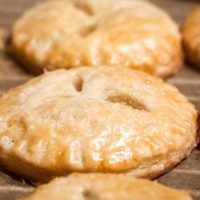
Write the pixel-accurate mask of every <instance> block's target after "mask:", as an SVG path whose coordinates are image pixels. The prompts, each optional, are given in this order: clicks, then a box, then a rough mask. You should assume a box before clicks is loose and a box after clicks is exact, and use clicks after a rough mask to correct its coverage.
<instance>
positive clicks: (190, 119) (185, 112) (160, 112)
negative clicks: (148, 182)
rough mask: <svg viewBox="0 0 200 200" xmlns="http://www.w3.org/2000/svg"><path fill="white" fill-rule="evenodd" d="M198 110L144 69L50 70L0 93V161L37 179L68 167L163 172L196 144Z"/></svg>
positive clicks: (69, 169)
mask: <svg viewBox="0 0 200 200" xmlns="http://www.w3.org/2000/svg"><path fill="white" fill-rule="evenodd" d="M196 119H197V112H196V110H195V108H194V106H193V105H192V104H191V103H189V102H188V100H187V99H186V98H185V97H184V96H183V95H182V94H180V93H179V92H178V90H177V89H176V88H174V87H172V86H170V85H168V84H166V83H164V82H163V81H162V80H160V79H158V78H154V77H152V76H150V75H148V74H145V73H143V72H139V71H134V70H128V69H123V68H120V67H119V68H118V69H117V70H116V68H113V67H108V66H101V67H96V68H92V67H86V68H77V69H72V70H68V71H67V70H55V71H54V72H48V73H45V74H44V75H41V76H39V77H37V78H34V79H32V80H30V81H29V82H27V83H26V84H24V85H22V86H20V87H17V88H14V89H12V90H10V91H9V92H8V93H6V94H4V95H3V96H2V97H1V98H0V163H1V164H3V165H4V166H5V167H6V168H8V169H10V170H12V171H14V172H15V173H17V174H20V175H23V176H25V177H27V178H30V179H32V180H36V181H41V182H42V181H46V180H48V179H51V178H52V177H54V176H60V175H66V174H68V173H71V172H95V171H96V172H112V173H129V174H131V175H134V176H138V177H152V176H155V175H158V174H161V173H163V172H164V171H165V170H167V169H169V168H170V167H172V166H173V165H175V164H177V163H178V162H179V161H180V160H181V159H183V158H184V157H185V156H186V155H188V154H189V153H190V151H191V150H192V149H193V147H194V146H195V145H196V142H195V139H196Z"/></svg>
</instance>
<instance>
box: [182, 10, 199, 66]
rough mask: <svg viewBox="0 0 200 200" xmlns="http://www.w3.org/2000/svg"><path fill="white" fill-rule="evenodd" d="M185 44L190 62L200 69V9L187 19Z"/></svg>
mask: <svg viewBox="0 0 200 200" xmlns="http://www.w3.org/2000/svg"><path fill="white" fill-rule="evenodd" d="M183 44H184V48H185V53H186V56H187V58H188V60H189V61H190V62H191V63H193V64H195V65H196V66H198V67H200V7H198V8H197V9H196V10H194V11H193V12H192V13H191V14H190V15H189V16H188V18H187V19H186V22H185V24H184V27H183Z"/></svg>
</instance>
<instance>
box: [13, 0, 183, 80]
mask: <svg viewBox="0 0 200 200" xmlns="http://www.w3.org/2000/svg"><path fill="white" fill-rule="evenodd" d="M166 27H167V28H166ZM12 51H13V54H14V55H15V56H16V57H17V58H18V59H19V60H20V61H21V62H22V63H23V64H24V65H25V67H26V68H28V69H29V70H30V71H32V72H34V73H37V74H38V73H41V72H42V71H43V70H44V68H45V69H48V70H52V69H58V68H66V69H68V68H73V67H77V66H82V65H89V66H99V65H112V66H121V67H128V68H131V69H137V70H142V71H145V72H147V73H150V74H152V75H155V76H161V77H165V76H168V75H171V74H174V73H175V72H176V71H177V70H178V68H179V67H180V66H181V63H182V53H181V42H180V34H179V31H178V28H177V25H176V24H175V23H174V22H173V20H172V19H171V18H170V17H169V16H168V15H167V14H166V13H165V12H164V11H163V10H161V9H159V8H157V7H156V6H154V5H152V4H151V3H148V2H145V1H139V0H138V1H137V0H136V1H132V0H125V1H124V0H109V1H108V0H57V1H48V2H45V3H42V4H39V5H38V6H36V7H34V8H31V9H30V10H28V11H27V12H25V14H24V15H23V16H22V17H21V18H20V19H19V20H18V21H17V22H16V24H15V26H14V28H13V34H12Z"/></svg>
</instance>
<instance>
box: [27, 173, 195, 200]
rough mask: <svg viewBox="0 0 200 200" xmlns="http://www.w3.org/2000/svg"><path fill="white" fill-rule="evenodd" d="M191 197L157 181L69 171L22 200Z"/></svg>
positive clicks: (179, 198) (136, 199)
mask: <svg viewBox="0 0 200 200" xmlns="http://www.w3.org/2000/svg"><path fill="white" fill-rule="evenodd" d="M122 199H123V200H133V199H134V200H156V199H157V200H170V199H175V200H192V198H191V197H190V196H189V195H188V194H187V193H186V192H185V191H180V190H176V189H172V188H169V187H166V186H164V185H161V184H159V183H157V182H155V181H154V182H153V181H149V180H144V179H135V178H133V177H128V176H123V175H113V174H72V175H70V176H68V177H67V178H57V179H54V180H53V181H51V182H50V183H49V184H46V185H42V186H40V187H38V188H37V189H36V191H35V192H34V193H33V194H32V195H30V196H29V197H27V198H24V199H23V200H122Z"/></svg>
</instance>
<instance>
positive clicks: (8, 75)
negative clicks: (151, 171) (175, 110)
mask: <svg viewBox="0 0 200 200" xmlns="http://www.w3.org/2000/svg"><path fill="white" fill-rule="evenodd" d="M151 1H152V2H154V3H156V4H157V5H159V6H160V7H162V8H164V9H165V10H166V11H168V12H169V13H170V14H171V15H172V17H173V18H174V19H175V20H176V21H177V22H178V23H179V25H180V27H181V25H182V23H183V21H184V19H185V17H186V16H187V15H188V13H189V12H190V11H191V10H192V9H193V8H195V7H196V6H197V5H200V1H198V0H196V1H195V0H194V1H192V0H151ZM38 2H42V0H0V27H2V28H3V29H4V39H5V42H6V41H7V40H8V38H9V37H10V30H11V28H12V25H13V23H14V22H15V20H16V19H17V18H18V17H19V16H20V15H21V13H22V12H23V11H24V10H26V9H27V8H28V7H30V6H32V5H34V4H37V3H38ZM166 29H167V27H166ZM31 77H32V75H31V74H29V73H27V72H26V71H24V69H23V68H22V67H21V66H20V65H19V64H17V63H16V62H15V61H14V60H13V58H12V57H10V56H9V54H8V53H6V48H5V49H4V50H0V94H2V93H3V92H5V91H7V90H8V89H10V88H12V87H14V86H17V85H20V84H22V83H24V82H25V81H27V80H28V79H30V78H31ZM166 81H167V82H169V83H171V84H173V85H175V86H177V87H178V88H179V89H180V91H181V92H182V93H184V94H185V95H186V96H187V97H188V99H189V100H190V101H191V102H193V103H194V104H195V106H196V108H197V109H198V111H200V71H198V70H197V69H195V68H193V67H192V66H188V65H186V64H185V65H184V66H183V68H182V69H181V70H180V72H179V73H178V74H177V75H176V76H174V77H171V78H168V79H167V80H166ZM177 117H178V116H177ZM157 181H159V182H162V183H163V184H165V185H169V186H172V187H175V188H180V189H185V190H188V191H189V192H190V193H191V195H192V196H193V197H194V199H196V200H198V199H199V200H200V147H197V148H196V149H195V150H194V151H193V152H192V154H191V155H190V156H189V157H188V158H187V159H185V160H184V161H182V162H181V163H180V164H179V165H177V166H176V167H175V168H173V169H172V170H171V171H170V172H168V173H166V174H164V175H162V176H161V177H159V178H158V179H157ZM33 190H34V187H33V186H32V185H30V184H28V183H25V182H24V181H22V180H19V179H17V178H16V177H14V176H13V175H11V174H10V173H8V172H6V171H5V170H4V169H0V200H15V199H17V198H18V197H21V196H24V195H28V194H29V193H30V192H31V191H33Z"/></svg>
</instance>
